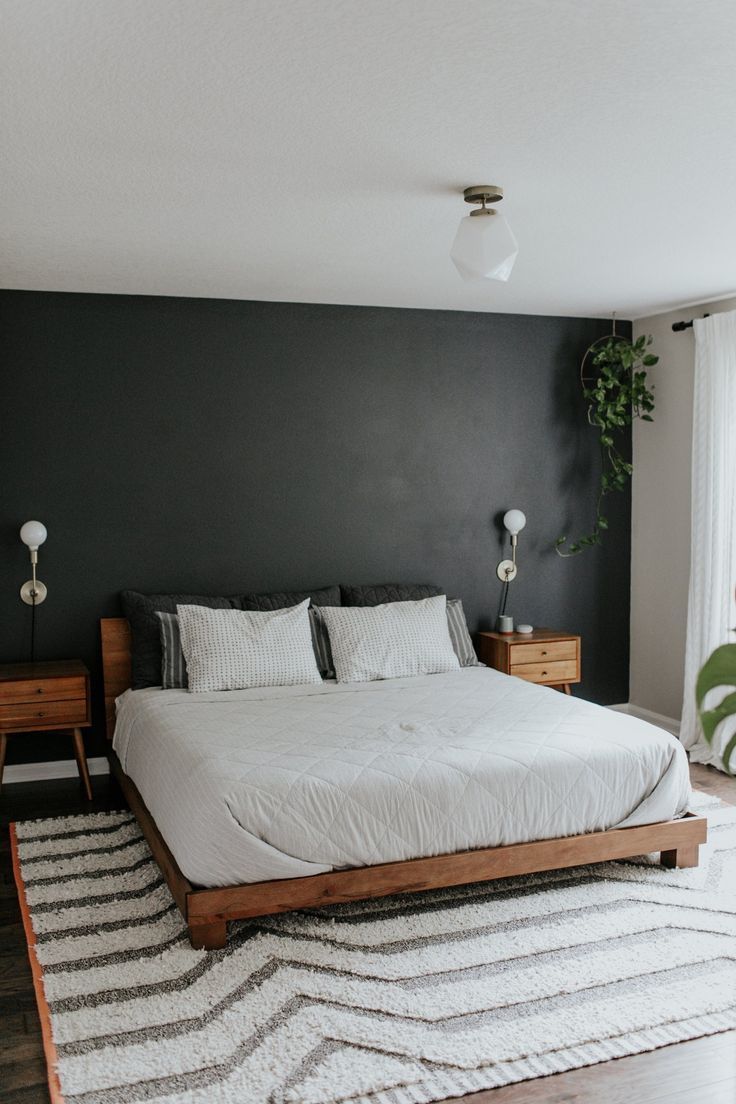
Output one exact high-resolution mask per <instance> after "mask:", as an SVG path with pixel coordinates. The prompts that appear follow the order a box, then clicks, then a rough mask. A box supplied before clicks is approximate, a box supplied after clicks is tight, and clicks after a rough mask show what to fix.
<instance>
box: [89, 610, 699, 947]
mask: <svg viewBox="0 0 736 1104" xmlns="http://www.w3.org/2000/svg"><path fill="white" fill-rule="evenodd" d="M100 627H101V632H102V668H103V677H104V685H105V711H106V722H107V737H108V740H112V735H113V731H114V728H115V698H116V697H117V696H118V695H119V694H122V693H123V691H124V690H127V689H128V688H129V687H130V684H131V659H130V627H129V625H128V622H127V621H126V620H125V619H124V618H117V617H112V618H104V619H103V620H102V621H101V622H100ZM108 754H109V758H110V766H111V770H112V772H113V774H114V775H115V777H116V778H117V780H118V782H119V783H120V786H121V788H122V790H123V793H124V795H125V797H126V799H127V801H128V803H129V805H130V808H131V809H132V811H133V812H134V813H135V816H136V817H137V819H138V823H139V824H140V827H141V830H142V832H143V834H144V836H145V837H146V840H147V841H148V844H149V846H150V848H151V851H152V852H153V856H154V858H155V859H156V862H157V863H158V865H159V867H160V868H161V873H162V874H163V876H164V878H165V879H166V881H167V883H168V886H169V889H170V890H171V893H172V895H173V897H174V900H175V901H176V903H177V905H178V906H179V908H180V909H181V912H182V915H183V916H184V919H185V920H186V922H187V926H188V928H189V938H190V940H191V943H192V946H193V947H197V948H201V947H204V948H206V949H208V950H210V949H214V948H216V947H224V946H225V944H226V942H227V922H228V920H241V919H244V918H246V917H253V916H265V915H268V914H270V913H275V912H289V911H291V910H293V909H300V908H314V907H315V906H318V905H332V904H337V903H340V902H346V901H357V900H364V899H366V898H369V897H384V896H386V895H387V894H390V893H418V892H419V891H421V890H423V889H437V888H439V887H442V886H453V885H464V884H466V883H469V882H481V881H487V880H490V879H493V878H508V877H510V876H512V875H516V874H531V873H535V872H538V871H541V870H557V869H564V868H566V867H574V866H582V865H585V864H586V863H596V862H603V861H606V860H609V859H624V858H630V857H632V856H634V855H642V854H648V853H649V852H652V851H659V852H661V861H662V864H663V865H664V866H670V867H672V866H697V865H698V848H699V846H700V844H701V843H704V842H705V838H706V829H707V822H706V820H705V818H704V817H699V816H695V815H694V814H692V813H687V814H686V815H685V816H684V817H683V818H682V819H681V820H668V821H663V822H660V823H658V824H646V825H642V826H640V827H635V828H612V829H610V830H609V831H607V832H589V833H587V834H586V835H582V836H567V837H563V838H561V839H549V840H538V841H536V842H534V843H515V844H511V845H510V846H506V847H483V848H479V849H478V850H474V851H460V852H457V853H456V854H450V855H435V856H433V857H431V858H427V859H408V860H405V861H403V862H391V863H381V864H380V865H378V866H364V867H357V868H353V869H349V870H335V871H332V872H330V873H328V874H314V875H311V876H309V877H304V878H287V879H283V880H280V881H273V882H256V883H251V884H246V885H234V886H223V887H222V888H220V889H202V888H199V887H197V886H193V885H191V883H190V882H189V881H188V880H187V879H186V878H185V877H184V875H183V874H182V872H181V870H180V869H179V866H178V865H177V862H176V859H175V858H174V856H173V855H172V854H171V851H170V850H169V848H168V846H167V844H166V841H165V840H164V838H163V836H162V835H161V833H160V832H159V830H158V827H157V826H156V822H155V821H154V819H153V817H152V816H151V814H150V812H149V811H148V809H147V808H146V805H145V802H144V801H143V798H142V797H141V795H140V793H139V792H138V788H137V787H136V785H135V783H134V782H133V780H132V779H131V778H129V777H128V775H127V774H125V772H124V771H123V769H122V767H121V765H120V761H119V759H118V757H117V755H116V754H115V752H114V751H113V749H112V746H111V747H110V749H109V753H108Z"/></svg>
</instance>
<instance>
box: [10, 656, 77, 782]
mask: <svg viewBox="0 0 736 1104" xmlns="http://www.w3.org/2000/svg"><path fill="white" fill-rule="evenodd" d="M91 723H92V721H91V719H90V694H89V671H88V670H87V668H86V667H85V665H84V664H83V663H82V662H81V661H80V660H78V659H68V660H62V661H60V662H58V663H3V664H0V786H2V782H3V767H4V765H5V747H6V744H7V739H8V735H9V734H10V733H11V732H49V731H55V730H62V729H66V730H67V731H71V732H72V733H73V736H74V757H75V758H76V760H77V768H78V770H79V777H80V778H81V779H82V783H83V784H84V789H85V793H86V794H87V800H88V801H91V800H92V787H91V785H90V781H89V770H88V769H87V756H86V754H85V751H84V739H83V737H82V731H81V730H82V729H83V728H89V726H90V724H91Z"/></svg>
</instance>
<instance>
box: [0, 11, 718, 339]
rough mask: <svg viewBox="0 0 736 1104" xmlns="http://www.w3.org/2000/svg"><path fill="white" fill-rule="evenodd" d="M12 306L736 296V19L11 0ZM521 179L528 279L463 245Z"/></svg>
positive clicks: (630, 311)
mask: <svg viewBox="0 0 736 1104" xmlns="http://www.w3.org/2000/svg"><path fill="white" fill-rule="evenodd" d="M0 11H1V13H2V24H3V33H2V40H1V43H0V67H1V71H2V82H3V85H4V90H3V94H2V95H3V101H4V109H3V118H4V121H3V124H2V156H3V161H4V182H3V187H2V200H1V201H0V231H1V233H2V239H3V241H2V247H1V249H0V282H1V283H2V285H3V286H5V287H11V288H28V289H44V290H61V291H86V292H131V293H142V294H149V295H193V296H216V297H222V298H236V299H274V300H294V301H303V302H318V303H363V304H381V305H390V306H404V307H431V308H450V309H454V310H474V311H478V310H480V311H512V312H521V313H529V314H537V313H540V314H570V315H603V314H607V313H608V312H610V311H611V310H617V311H618V312H619V314H620V315H621V316H624V317H625V316H629V317H630V316H641V315H645V314H647V313H652V312H654V311H658V310H663V309H665V308H666V307H671V306H674V305H676V304H679V303H685V302H697V301H704V300H708V299H713V298H716V297H718V296H720V295H725V294H727V293H729V292H733V291H734V290H735V289H736V249H735V248H734V247H735V245H736V202H735V197H736V140H735V138H736V134H735V124H736V60H735V59H736V4H734V3H733V0H696V2H694V0H606V2H602V0H554V2H551V0H517V2H516V3H514V2H511V3H510V2H508V0H503V2H498V0H408V2H407V0H403V2H400V0H1V3H0ZM476 183H495V184H501V185H502V186H503V187H504V189H505V192H506V198H505V200H504V202H503V204H502V209H503V212H504V214H505V215H506V217H507V219H508V220H509V222H510V224H511V226H512V227H513V229H514V232H515V234H516V237H517V238H518V240H519V247H520V251H519V257H518V260H517V262H516V267H515V269H514V271H513V274H512V277H511V280H510V282H509V283H508V284H506V285H504V284H499V283H492V282H490V283H488V282H479V283H478V284H466V283H463V281H462V280H461V279H460V277H459V276H458V274H457V272H456V271H455V268H454V267H453V265H452V263H451V261H450V258H449V250H450V246H451V244H452V239H453V236H454V233H455V229H456V226H457V222H458V220H459V218H460V217H461V216H462V215H463V214H465V213H466V212H467V208H466V207H465V205H464V203H463V202H462V196H461V189H462V188H463V187H464V186H466V185H469V184H476Z"/></svg>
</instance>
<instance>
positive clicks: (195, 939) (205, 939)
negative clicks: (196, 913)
mask: <svg viewBox="0 0 736 1104" xmlns="http://www.w3.org/2000/svg"><path fill="white" fill-rule="evenodd" d="M187 927H188V929H189V942H190V943H191V944H192V946H193V947H194V949H195V951H202V950H204V951H218V950H220V949H221V948H222V947H224V946H226V945H227V921H226V920H213V921H211V922H209V923H204V924H202V923H200V922H199V921H198V920H188V921H187Z"/></svg>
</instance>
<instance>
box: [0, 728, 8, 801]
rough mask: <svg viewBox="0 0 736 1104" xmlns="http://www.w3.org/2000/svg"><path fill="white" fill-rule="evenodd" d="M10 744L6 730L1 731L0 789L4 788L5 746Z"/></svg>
mask: <svg viewBox="0 0 736 1104" xmlns="http://www.w3.org/2000/svg"><path fill="white" fill-rule="evenodd" d="M7 744H8V737H7V736H6V735H5V733H4V732H0V790H1V789H2V788H3V771H4V770H5V748H6V747H7Z"/></svg>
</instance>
